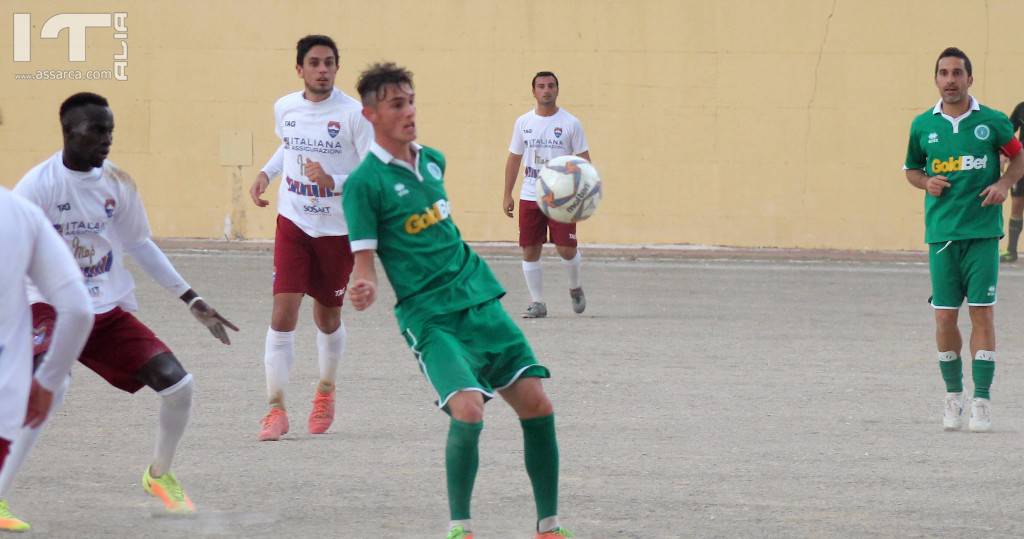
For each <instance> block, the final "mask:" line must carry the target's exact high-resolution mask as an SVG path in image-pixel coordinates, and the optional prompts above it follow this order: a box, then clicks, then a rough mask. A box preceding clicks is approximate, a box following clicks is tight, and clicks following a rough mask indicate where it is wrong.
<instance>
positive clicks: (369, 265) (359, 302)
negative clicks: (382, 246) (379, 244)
mask: <svg viewBox="0 0 1024 539" xmlns="http://www.w3.org/2000/svg"><path fill="white" fill-rule="evenodd" d="M374 253H376V251H374V250H365V251H356V252H355V253H353V256H354V257H355V264H354V266H353V268H352V284H350V285H349V287H348V297H349V300H351V301H352V306H353V307H355V308H356V310H357V311H362V310H365V309H367V308H368V307H369V306H370V305H373V302H374V301H375V300H376V299H377V268H376V267H374V265H373V255H374Z"/></svg>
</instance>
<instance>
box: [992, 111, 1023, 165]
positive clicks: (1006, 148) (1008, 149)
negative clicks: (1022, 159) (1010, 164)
mask: <svg viewBox="0 0 1024 539" xmlns="http://www.w3.org/2000/svg"><path fill="white" fill-rule="evenodd" d="M992 131H993V132H994V136H993V137H992V143H993V144H994V145H995V146H996V149H997V151H999V152H1001V153H1003V154H1004V155H1006V156H1007V157H1013V156H1015V155H1017V154H1018V153H1020V150H1021V146H1020V141H1019V140H1017V139H1016V138H1015V137H1014V136H1013V124H1012V123H1010V119H1009V118H1007V117H1006V116H1003V115H1002V113H1000V114H999V118H998V119H997V120H996V121H995V122H993V125H992Z"/></svg>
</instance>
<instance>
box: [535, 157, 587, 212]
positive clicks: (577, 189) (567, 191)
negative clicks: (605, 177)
mask: <svg viewBox="0 0 1024 539" xmlns="http://www.w3.org/2000/svg"><path fill="white" fill-rule="evenodd" d="M536 192H537V206H538V207H540V211H542V212H544V215H547V216H548V217H549V218H551V219H554V220H555V221H558V222H560V223H575V222H577V221H582V220H584V219H586V218H588V217H590V216H591V215H593V214H594V211H596V210H597V205H598V203H599V202H601V178H600V177H599V176H598V175H597V169H595V168H594V165H591V164H590V162H589V161H587V160H586V159H583V158H582V157H576V156H575V155H563V156H561V157H556V158H554V159H552V160H550V161H548V162H547V163H546V164H545V165H544V168H542V169H541V170H540V173H539V174H538V175H537V187H536Z"/></svg>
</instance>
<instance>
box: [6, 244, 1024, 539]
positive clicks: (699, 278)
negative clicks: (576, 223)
mask: <svg viewBox="0 0 1024 539" xmlns="http://www.w3.org/2000/svg"><path fill="white" fill-rule="evenodd" d="M481 250H482V251H484V252H486V253H487V258H488V260H489V262H490V263H491V266H492V268H494V270H495V272H496V274H497V275H498V276H499V278H500V279H501V280H502V282H503V283H504V284H505V286H506V287H507V288H508V291H509V293H508V295H507V296H506V297H505V300H504V304H505V307H506V308H507V309H508V310H509V311H510V312H512V313H513V314H514V315H516V317H517V320H519V321H520V324H521V327H522V328H523V330H524V332H525V333H526V335H527V336H528V337H529V338H530V340H531V341H532V343H533V345H534V348H535V350H536V351H537V353H538V355H539V356H540V357H541V358H542V361H544V363H546V364H547V365H548V366H549V367H550V368H551V370H552V372H553V378H552V380H550V381H548V382H547V383H546V388H547V390H548V392H549V394H550V395H551V397H552V399H553V401H554V403H555V407H556V414H557V418H558V435H559V446H560V449H561V457H562V486H561V493H562V494H561V505H560V513H561V515H562V517H563V522H564V523H565V524H567V525H568V526H569V527H570V528H572V529H573V530H574V531H575V532H576V533H577V536H578V537H581V538H593V539H601V538H618V537H627V538H652V537H657V538H660V537H666V538H668V537H673V538H674V537H809V538H810V537H813V538H818V537H843V538H846V537H980V536H986V537H1020V536H1024V521H1022V519H1021V516H1022V515H1024V465H1022V464H1024V463H1022V453H1021V448H1022V446H1024V438H1022V435H1021V431H1022V429H1024V413H1022V412H1024V406H1022V404H1024V368H1021V367H1019V366H1018V364H1019V359H1018V358H1019V357H1020V354H1019V351H1020V350H1024V330H1018V332H1017V333H1014V332H1013V331H1011V330H1012V328H1015V327H1016V328H1021V327H1022V324H1021V322H1020V320H1022V319H1024V271H1022V269H1018V268H1017V267H1014V266H1005V267H1004V270H1003V272H1002V274H1001V283H1000V284H1001V286H1000V297H999V299H1000V302H999V306H998V309H997V326H998V331H999V339H1000V351H1001V352H1000V355H999V367H998V369H997V371H996V383H995V386H994V388H993V396H994V399H995V400H994V432H992V433H990V434H970V433H967V432H965V431H964V432H953V433H946V432H943V431H942V425H941V403H942V396H943V391H944V389H943V386H942V382H941V378H940V376H939V371H938V368H937V365H936V359H935V349H934V342H933V336H932V334H933V326H932V312H931V309H930V307H929V306H928V305H927V304H926V302H925V300H926V299H927V297H928V293H929V281H928V274H927V267H926V266H925V265H924V264H922V263H921V260H922V258H921V255H919V254H902V255H893V256H883V257H871V256H858V255H856V254H854V255H853V256H829V255H827V253H826V255H824V256H820V257H819V258H821V259H822V260H814V259H813V258H814V257H806V256H803V255H801V256H787V255H786V254H785V253H782V254H781V255H780V254H779V253H776V256H774V257H770V256H748V257H744V256H722V254H721V253H720V252H715V251H712V252H706V253H704V254H703V255H699V254H698V255H694V254H693V253H691V252H687V253H685V254H683V255H680V254H679V253H678V252H676V253H672V252H669V253H667V254H664V255H663V256H662V255H658V256H654V257H649V256H634V255H633V254H628V253H627V254H623V253H617V252H615V251H610V252H604V251H602V252H600V253H598V252H593V253H589V254H588V253H587V252H585V253H584V256H585V257H586V258H585V265H584V269H583V271H584V284H585V289H586V292H587V298H588V302H589V306H588V308H587V311H586V313H585V314H583V315H582V316H577V315H575V314H573V313H572V311H571V309H570V305H569V298H568V294H567V293H566V290H565V288H566V287H565V285H564V283H565V274H564V270H563V269H562V267H561V265H560V263H559V262H558V261H557V259H555V258H551V257H546V258H545V269H546V272H545V281H546V290H547V292H546V296H547V298H546V299H547V301H548V309H549V313H550V315H549V318H547V319H543V320H521V319H519V318H518V313H519V312H521V311H522V309H523V308H524V307H525V306H526V304H527V295H526V292H525V286H524V284H523V279H522V273H521V270H520V262H519V260H518V259H517V257H516V256H515V253H514V251H513V250H508V249H501V248H489V249H488V248H482V249H481ZM595 251H596V250H595ZM170 254H171V259H172V260H173V262H174V263H175V265H176V266H177V267H178V269H179V270H180V271H181V273H182V274H183V275H184V276H185V277H186V278H187V279H188V280H189V281H190V282H191V283H192V284H193V286H194V287H195V288H196V289H197V290H198V291H199V292H200V293H201V294H202V295H203V296H204V297H206V298H207V299H208V300H209V301H210V302H211V303H212V304H213V305H214V306H216V307H217V308H218V309H220V310H221V311H222V312H223V313H224V314H225V315H227V316H228V317H229V318H230V319H232V320H233V321H234V322H236V323H237V324H238V325H239V326H241V327H242V332H241V333H239V334H236V335H233V336H232V337H233V338H234V340H235V342H234V344H233V345H232V346H230V347H226V346H222V345H220V344H219V343H218V342H216V341H215V340H214V339H213V338H212V337H211V336H210V335H209V334H207V333H206V332H205V330H204V329H203V328H202V327H200V326H199V325H198V324H197V323H196V322H195V321H194V320H192V318H191V317H190V316H189V315H188V312H187V311H186V309H185V307H184V306H183V305H182V304H181V302H179V301H177V300H176V299H174V298H171V297H170V296H169V295H168V294H167V292H165V291H164V290H162V289H160V288H159V287H157V286H156V285H155V284H154V283H153V282H152V281H150V280H149V279H148V278H147V277H145V276H144V275H142V274H141V273H140V272H138V271H135V274H136V276H137V280H138V282H139V291H138V295H139V301H140V304H141V305H142V310H141V312H140V313H139V316H140V318H142V319H143V321H145V322H146V323H147V324H149V325H150V326H151V327H152V328H153V329H154V330H155V331H156V332H157V334H158V335H159V336H161V337H162V338H163V339H164V340H165V341H166V342H167V343H168V344H169V345H170V346H171V348H172V349H173V350H174V351H175V352H176V354H177V355H178V356H179V357H180V358H181V359H182V361H183V362H184V363H185V365H186V366H187V367H188V368H189V369H190V370H191V372H192V373H193V374H194V375H195V377H196V380H197V384H198V393H197V397H196V402H195V407H194V412H193V419H192V423H191V425H190V428H189V432H188V433H187V434H186V438H185V440H184V442H183V444H182V447H181V449H180V451H179V456H178V459H177V460H176V462H175V467H174V468H175V471H176V472H177V474H178V477H179V478H180V479H181V481H182V482H183V484H184V485H185V487H186V488H187V491H188V492H189V494H190V495H191V497H192V499H193V500H194V501H195V502H196V504H197V506H198V507H199V511H200V512H199V513H198V515H196V516H195V517H191V518H177V517H169V516H165V515H164V514H163V513H162V509H161V508H160V506H159V504H158V502H157V501H156V500H155V499H153V498H150V497H148V496H147V495H145V494H144V493H143V490H142V487H141V485H140V478H141V475H142V472H143V469H144V468H145V467H146V465H147V464H148V462H149V459H150V457H151V452H152V446H153V441H154V437H155V422H156V412H157V408H158V398H157V397H156V396H155V395H154V394H153V393H152V392H151V391H150V390H148V389H144V390H142V391H140V392H139V393H138V394H137V395H134V396H132V395H127V394H124V393H121V392H120V391H117V390H115V389H113V388H111V387H108V386H107V385H106V384H105V383H104V382H103V381H102V380H101V379H99V378H98V377H97V376H95V375H94V374H92V373H91V372H90V371H88V370H87V369H85V368H84V367H82V366H81V365H78V366H76V367H75V370H74V378H75V381H74V384H73V385H72V388H71V391H70V394H69V396H68V398H67V401H66V403H65V405H64V407H63V408H62V409H61V410H60V412H59V413H58V414H57V415H56V416H55V419H54V420H53V421H52V422H51V423H50V425H49V427H48V430H47V432H45V433H44V435H43V437H42V439H41V441H40V444H39V446H38V447H37V449H36V451H35V452H34V454H33V455H32V457H31V458H30V461H29V463H28V465H27V466H26V467H25V469H24V470H23V471H22V474H21V476H20V477H19V480H18V483H17V484H16V486H15V489H14V493H13V495H12V496H11V498H10V502H11V506H12V508H13V509H14V510H15V512H16V513H17V514H19V515H20V516H22V517H24V518H25V519H27V520H29V521H30V522H31V523H32V524H33V525H34V531H33V532H32V533H31V534H30V535H29V537H31V536H39V537H75V538H82V537H147V538H148V537H153V538H157V537H160V538H163V537H168V538H177V537H273V538H279V537H290V538H306V537H341V538H369V537H397V538H420V537H423V538H439V537H443V536H444V527H445V524H446V521H447V503H446V500H445V482H444V467H443V464H444V463H443V454H444V453H443V446H444V441H445V435H446V430H447V418H446V416H444V414H442V413H440V412H438V411H436V410H435V409H434V408H433V405H432V400H433V395H432V392H431V390H430V388H429V386H428V385H427V383H426V382H425V380H424V379H423V377H422V376H421V375H420V373H419V371H418V368H417V364H416V362H415V360H414V359H413V357H412V355H411V354H410V353H409V351H408V349H407V348H406V347H405V345H404V342H403V340H402V339H401V338H400V336H399V335H398V333H397V329H396V326H395V322H394V317H393V315H392V312H391V308H390V307H391V303H392V300H393V297H392V295H391V293H390V288H388V287H387V286H384V287H383V292H382V297H381V298H380V301H379V302H378V304H377V305H375V306H374V307H373V308H372V309H371V310H370V311H369V312H364V313H356V312H355V311H354V310H352V309H351V308H350V307H346V308H345V311H344V316H345V320H346V324H347V327H348V331H349V345H348V350H347V353H346V356H345V360H344V363H343V367H342V369H341V376H340V380H339V393H338V397H339V401H338V402H339V410H338V417H337V420H336V422H335V424H334V427H332V429H331V430H330V432H329V433H328V434H326V435H319V436H312V435H310V434H308V433H307V432H306V428H305V423H306V415H307V414H308V413H309V409H310V404H309V401H310V399H311V397H312V394H313V390H314V386H315V380H316V378H317V366H316V346H315V333H314V328H313V326H312V322H311V312H310V311H311V309H310V307H309V303H308V300H307V303H305V304H304V306H303V311H302V321H301V323H300V328H299V330H298V334H297V338H296V343H297V344H296V346H297V360H296V364H295V367H294V369H293V370H292V379H291V384H290V386H289V391H290V393H289V394H288V404H289V410H290V417H291V432H290V433H289V434H288V435H287V436H286V437H285V439H283V440H282V441H280V442H274V443H271V442H264V443H260V442H257V441H256V433H257V431H258V421H259V419H260V417H261V416H262V415H263V413H264V412H265V408H266V407H265V404H264V377H263V359H262V358H263V342H264V336H265V332H266V328H267V323H268V321H269V316H270V306H271V297H270V275H271V265H272V264H271V257H270V254H269V253H268V252H267V251H266V249H260V248H256V249H249V250H244V249H243V250H235V251H228V252H211V251H186V250H178V251H172V252H171V253H170ZM962 318H963V319H964V320H962V324H961V326H962V327H965V328H966V324H965V323H963V322H966V315H964V316H962ZM966 363H967V364H968V365H969V362H966ZM967 372H968V375H967V382H968V385H969V381H970V374H969V373H970V371H969V368H968V370H967ZM485 425H486V426H485V429H484V433H483V436H482V440H481V448H480V453H481V458H480V472H479V475H478V478H477V483H476V493H475V497H474V503H473V514H474V517H475V518H474V524H475V529H476V532H477V533H476V537H477V538H478V539H492V538H493V539H498V538H500V539H506V538H510V539H514V538H528V537H531V530H532V527H533V524H534V507H533V500H532V496H531V494H530V486H529V481H528V479H527V476H526V473H525V471H524V467H523V452H522V441H521V440H522V438H521V432H520V429H519V426H518V422H517V421H516V419H515V417H514V415H513V414H512V412H511V410H510V409H509V408H508V406H507V405H505V404H504V403H503V402H500V401H499V400H495V401H492V402H491V403H490V404H489V405H488V407H487V416H486V419H485Z"/></svg>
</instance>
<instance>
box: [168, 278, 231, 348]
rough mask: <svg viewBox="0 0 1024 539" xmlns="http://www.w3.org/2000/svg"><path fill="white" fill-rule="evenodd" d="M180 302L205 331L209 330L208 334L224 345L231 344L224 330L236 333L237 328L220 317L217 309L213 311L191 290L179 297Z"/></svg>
mask: <svg viewBox="0 0 1024 539" xmlns="http://www.w3.org/2000/svg"><path fill="white" fill-rule="evenodd" d="M181 301H184V302H185V304H186V305H188V310H189V312H191V313H192V316H194V317H195V318H196V320H198V321H199V323H200V324H202V325H204V326H206V329H208V330H210V333H211V334H212V335H213V336H214V337H216V338H217V339H218V340H219V341H220V342H222V343H224V344H231V339H229V338H228V332H227V330H226V329H224V328H225V327H228V328H231V329H233V330H235V331H238V326H236V325H234V324H232V323H231V321H229V320H228V319H227V318H224V317H223V316H221V314H220V313H218V312H217V309H214V308H213V307H212V306H210V304H209V303H206V301H205V300H203V298H201V297H200V296H199V294H197V293H196V291H195V290H192V289H191V288H189V289H188V290H187V291H186V292H185V293H184V294H182V295H181Z"/></svg>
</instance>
